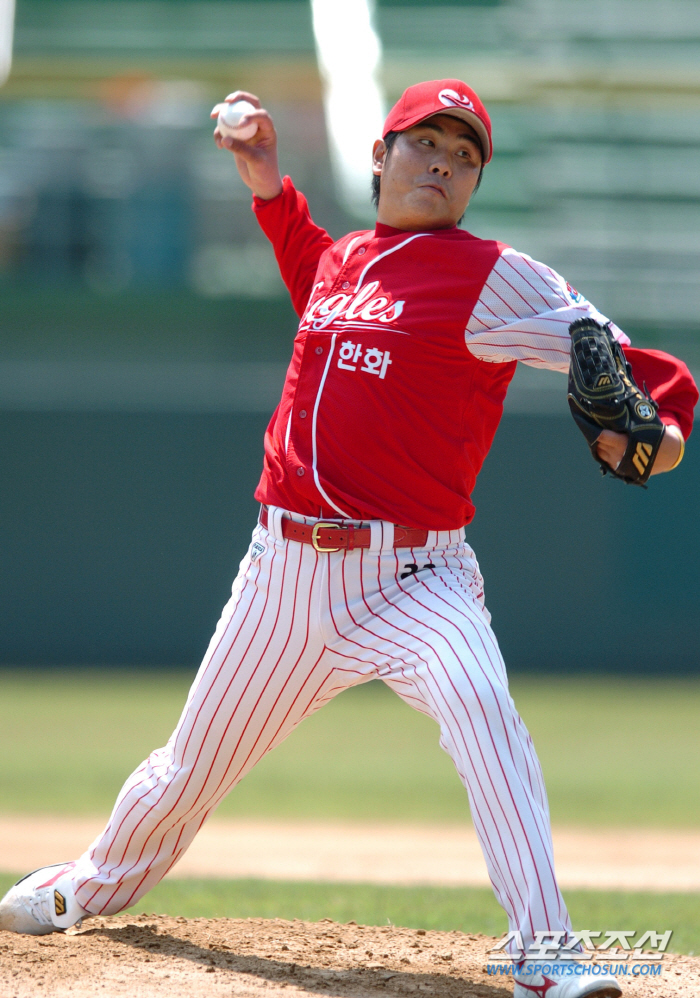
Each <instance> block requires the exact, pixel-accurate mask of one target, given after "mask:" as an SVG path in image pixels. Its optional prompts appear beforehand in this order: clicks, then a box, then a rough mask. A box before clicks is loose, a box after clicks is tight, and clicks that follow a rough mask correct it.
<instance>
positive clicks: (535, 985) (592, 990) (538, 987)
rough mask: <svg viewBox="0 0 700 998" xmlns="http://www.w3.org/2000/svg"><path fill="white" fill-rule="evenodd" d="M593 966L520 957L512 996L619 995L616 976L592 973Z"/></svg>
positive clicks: (577, 997) (592, 997)
mask: <svg viewBox="0 0 700 998" xmlns="http://www.w3.org/2000/svg"><path fill="white" fill-rule="evenodd" d="M594 966H595V965H594V964H590V963H585V962H583V961H581V962H579V961H575V960H557V959H553V960H549V961H548V960H523V962H522V963H521V964H519V966H518V969H517V971H516V972H514V974H513V980H514V981H515V988H514V990H513V998H620V995H621V994H622V988H621V987H620V985H619V984H618V983H617V978H616V977H615V976H614V975H613V974H594V973H593V971H594ZM514 970H515V968H514Z"/></svg>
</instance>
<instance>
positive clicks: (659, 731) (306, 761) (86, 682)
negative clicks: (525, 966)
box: [0, 670, 700, 828]
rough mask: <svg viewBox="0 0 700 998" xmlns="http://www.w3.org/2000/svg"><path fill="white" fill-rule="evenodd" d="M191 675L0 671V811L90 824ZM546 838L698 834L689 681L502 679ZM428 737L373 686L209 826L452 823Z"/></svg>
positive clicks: (430, 730) (451, 794) (419, 720)
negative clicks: (635, 830) (521, 733)
mask: <svg viewBox="0 0 700 998" xmlns="http://www.w3.org/2000/svg"><path fill="white" fill-rule="evenodd" d="M190 679H191V674H186V673H184V672H175V673H170V674H168V673H163V672H149V671H144V672H142V673H138V672H114V671H104V672H99V671H97V670H89V671H85V672H58V671H56V672H30V671H25V672H22V671H10V670H6V671H3V672H0V812H5V813H55V814H99V815H104V814H107V813H108V812H109V810H110V809H111V807H112V803H113V801H114V798H115V796H116V794H117V792H118V790H119V788H120V787H121V785H122V782H123V781H124V779H125V777H126V776H127V775H128V774H129V773H130V772H131V771H132V770H133V769H134V768H135V767H136V766H137V765H138V764H139V763H140V762H141V760H142V759H143V758H144V757H145V756H146V755H147V754H148V752H149V751H150V750H151V749H153V748H155V747H157V746H159V745H162V744H164V743H165V741H166V740H167V738H168V736H169V734H170V732H171V730H172V728H173V726H174V725H175V723H176V722H177V719H178V716H179V713H180V710H181V708H182V704H183V703H184V700H185V696H186V693H187V689H188V686H189V682H190ZM512 690H513V695H514V697H515V701H516V704H517V705H518V707H519V709H520V711H521V713H522V714H523V717H524V718H525V720H526V722H527V724H528V726H529V727H530V730H531V732H532V735H533V738H534V741H535V745H536V747H537V750H538V753H539V755H540V758H541V760H542V764H543V768H544V772H545V778H546V782H547V787H548V791H549V796H550V803H551V809H552V819H553V821H554V822H558V823H561V824H575V825H594V826H613V827H614V826H622V825H642V826H647V827H667V828H669V827H686V828H688V827H697V826H700V767H698V766H697V765H696V764H695V761H696V760H697V758H698V756H699V754H700V726H699V725H698V723H697V718H698V716H700V681H699V680H670V681H667V680H663V681H662V680H658V681H657V680H639V681H633V680H622V679H617V680H608V679H605V678H601V677H595V678H590V677H589V678H579V679H572V678H564V679H552V678H516V679H515V680H513V682H512ZM437 736H438V731H437V727H436V726H435V724H433V722H432V721H430V720H428V719H427V718H425V717H423V716H422V715H420V714H418V713H417V712H415V711H413V710H411V709H410V708H409V707H407V706H406V705H405V704H404V703H402V701H400V700H399V698H398V697H396V696H395V695H394V694H393V693H391V692H390V691H389V690H387V688H386V687H384V686H383V684H381V683H370V684H368V685H366V686H363V687H360V688H358V689H354V690H350V691H348V692H347V693H344V694H342V695H341V696H339V697H338V698H336V700H334V701H333V702H332V703H331V704H329V705H328V706H326V707H324V709H323V710H322V711H320V712H319V713H318V714H316V715H314V716H313V717H311V718H310V719H309V720H307V721H306V722H305V723H304V724H303V725H302V726H301V727H300V728H298V729H297V730H296V731H295V732H294V733H293V734H292V736H291V737H290V738H289V739H288V740H287V741H286V742H285V743H284V744H283V745H282V746H280V747H279V748H278V749H276V750H275V751H274V752H272V753H271V754H270V755H269V756H267V757H266V758H265V759H263V761H262V762H261V763H260V764H259V766H258V767H257V768H256V769H255V770H254V771H253V772H252V773H251V774H250V775H249V776H248V777H247V778H246V779H245V780H244V781H243V782H242V783H241V784H240V786H239V787H238V788H237V789H236V791H235V792H234V793H233V794H231V795H230V796H229V797H228V798H227V799H226V800H225V801H224V803H223V804H222V806H221V808H220V809H219V812H218V813H219V814H220V815H222V816H233V815H246V816H251V817H268V818H298V819H310V818H316V819H330V818H338V819H357V820H372V819H375V820H383V821H392V820H396V821H418V822H420V821H432V822H462V821H467V820H468V810H467V803H466V794H465V793H464V791H463V790H462V787H461V785H460V783H459V781H458V779H457V776H456V774H455V771H454V768H453V766H452V763H451V761H450V760H449V758H448V757H447V756H446V755H445V754H444V753H443V752H441V751H440V749H439V748H438V744H437Z"/></svg>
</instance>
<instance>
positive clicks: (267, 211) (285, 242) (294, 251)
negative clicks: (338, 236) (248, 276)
mask: <svg viewBox="0 0 700 998" xmlns="http://www.w3.org/2000/svg"><path fill="white" fill-rule="evenodd" d="M253 211H254V212H255V214H256V215H257V217H258V222H259V223H260V228H261V229H262V230H263V232H264V233H265V235H266V236H267V238H268V239H269V240H270V242H271V243H272V247H273V249H274V251H275V257H276V258H277V263H278V265H279V268H280V274H281V275H282V280H283V281H284V283H285V284H286V285H287V290H288V291H289V294H290V295H291V297H292V305H293V306H294V311H295V312H296V313H297V315H299V316H301V315H302V314H303V312H304V309H305V308H306V305H307V302H308V300H309V295H310V294H311V289H312V288H313V285H314V278H315V276H316V271H317V269H318V262H319V260H320V259H321V255H322V254H323V252H324V250H326V249H328V247H329V246H332V245H333V240H332V239H331V237H330V236H329V235H328V233H327V232H326V230H325V229H322V228H321V227H320V226H318V225H316V223H315V222H314V221H313V220H312V218H311V215H310V214H309V206H308V204H307V203H306V198H305V197H304V195H303V194H302V193H301V192H300V191H297V190H296V188H295V187H294V184H293V183H292V181H291V180H290V178H289V177H285V178H284V180H283V181H282V193H281V194H278V195H277V197H276V198H271V199H270V200H269V201H264V200H263V199H262V198H259V197H253Z"/></svg>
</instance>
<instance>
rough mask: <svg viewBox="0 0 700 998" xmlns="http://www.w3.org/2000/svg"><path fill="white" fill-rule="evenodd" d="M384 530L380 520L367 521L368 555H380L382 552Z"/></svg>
mask: <svg viewBox="0 0 700 998" xmlns="http://www.w3.org/2000/svg"><path fill="white" fill-rule="evenodd" d="M383 533H384V530H383V529H382V521H381V520H370V521H369V553H370V554H381V551H382V535H383Z"/></svg>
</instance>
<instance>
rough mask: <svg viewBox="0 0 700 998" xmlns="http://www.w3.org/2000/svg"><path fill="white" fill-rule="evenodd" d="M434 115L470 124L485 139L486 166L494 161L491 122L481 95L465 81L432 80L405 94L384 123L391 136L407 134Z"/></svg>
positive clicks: (415, 86) (384, 133)
mask: <svg viewBox="0 0 700 998" xmlns="http://www.w3.org/2000/svg"><path fill="white" fill-rule="evenodd" d="M434 114H449V115H452V117H453V118H462V119H463V120H464V121H466V122H468V124H470V125H471V126H472V128H473V129H474V131H475V132H476V134H477V135H478V136H479V138H480V139H481V146H482V150H483V155H484V164H486V163H488V162H489V160H490V159H491V153H492V147H491V119H490V118H489V116H488V114H487V113H486V108H485V107H484V105H483V104H482V103H481V101H480V100H479V98H478V96H477V94H475V93H474V91H473V90H472V89H471V87H468V86H467V84H466V83H462V81H461V80H429V81H428V82H427V83H416V84H415V85H414V86H412V87H409V88H408V90H404V92H403V94H402V95H401V97H399V99H398V100H397V102H396V103H395V104H394V106H393V107H392V109H391V111H389V114H388V115H387V118H386V121H385V122H384V131H383V132H382V138H384V137H385V136H386V134H387V132H405V131H406V129H408V128H412V127H413V126H414V125H417V124H418V122H419V121H424V120H425V119H426V118H431V117H432V116H433V115H434Z"/></svg>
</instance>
